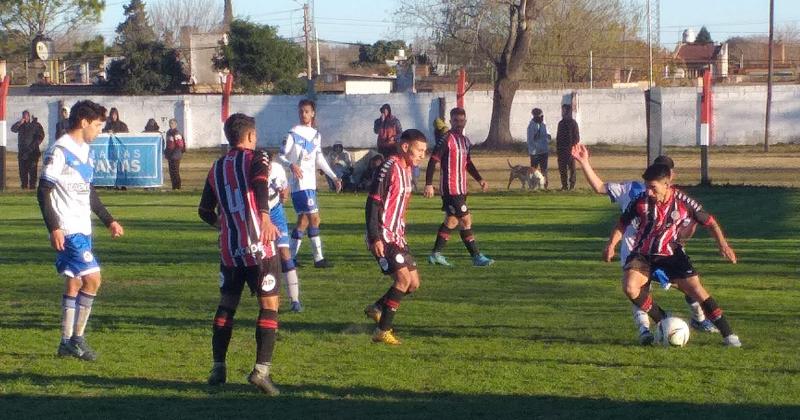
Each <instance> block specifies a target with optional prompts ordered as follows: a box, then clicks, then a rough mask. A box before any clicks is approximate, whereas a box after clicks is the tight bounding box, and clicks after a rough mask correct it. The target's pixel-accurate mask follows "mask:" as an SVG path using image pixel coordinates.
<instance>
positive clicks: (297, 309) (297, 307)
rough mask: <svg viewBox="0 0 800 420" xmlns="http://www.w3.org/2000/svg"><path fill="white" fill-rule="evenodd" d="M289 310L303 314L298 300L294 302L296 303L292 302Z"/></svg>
mask: <svg viewBox="0 0 800 420" xmlns="http://www.w3.org/2000/svg"><path fill="white" fill-rule="evenodd" d="M291 309H292V312H297V313H300V312H303V305H301V304H300V301H299V300H296V301H294V302H292V308H291Z"/></svg>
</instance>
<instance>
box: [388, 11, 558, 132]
mask: <svg viewBox="0 0 800 420" xmlns="http://www.w3.org/2000/svg"><path fill="white" fill-rule="evenodd" d="M544 3H545V2H544V1H542V0H450V1H446V2H441V1H437V0H416V1H412V0H408V1H404V2H402V5H401V7H400V10H399V14H400V15H401V16H403V17H405V18H406V19H411V20H413V21H415V22H416V23H421V24H423V25H426V26H428V27H429V28H431V29H432V30H433V31H434V33H435V34H436V35H437V36H438V37H439V38H440V39H448V40H452V41H455V42H456V43H458V44H459V45H461V48H463V49H464V50H466V51H473V52H474V53H473V54H474V55H480V56H483V57H484V58H486V59H488V60H489V61H490V62H491V64H492V66H493V67H494V72H495V74H496V79H495V81H494V94H493V96H492V98H493V102H492V117H491V122H490V124H489V134H488V135H487V137H486V141H485V145H486V146H488V147H494V148H499V147H508V146H510V145H511V144H512V142H513V141H514V139H513V138H512V137H511V129H510V119H511V104H512V103H513V102H514V95H515V94H516V92H517V89H518V88H519V81H520V77H521V76H522V74H523V70H524V66H525V62H526V61H527V58H528V54H529V51H530V45H531V40H532V39H533V34H534V26H533V23H534V21H535V20H536V18H537V17H538V16H539V14H540V13H541V10H542V8H543V4H544Z"/></svg>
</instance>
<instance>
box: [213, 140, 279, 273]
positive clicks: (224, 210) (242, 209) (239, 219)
mask: <svg viewBox="0 0 800 420" xmlns="http://www.w3.org/2000/svg"><path fill="white" fill-rule="evenodd" d="M269 167H270V165H269V156H267V154H266V153H263V152H258V151H254V150H246V149H232V150H231V151H229V152H228V153H227V154H225V156H222V157H221V158H219V159H217V160H216V161H215V162H214V165H213V166H212V167H211V170H210V171H209V172H208V178H207V179H206V186H205V189H204V190H203V197H202V198H201V201H200V210H201V211H202V210H206V211H208V210H211V209H214V208H215V207H216V208H217V209H218V210H217V211H218V213H219V227H220V233H219V250H220V258H221V259H222V264H223V265H225V266H226V267H241V266H248V267H250V266H255V265H259V264H260V262H261V260H262V259H264V258H268V257H272V256H274V255H275V245H274V243H273V242H266V243H264V242H262V241H261V217H269V215H268V214H267V213H265V214H264V215H262V213H261V212H260V211H259V203H258V201H257V199H256V184H258V185H259V186H261V187H263V188H266V185H267V183H268V180H269ZM266 207H267V208H268V206H266Z"/></svg>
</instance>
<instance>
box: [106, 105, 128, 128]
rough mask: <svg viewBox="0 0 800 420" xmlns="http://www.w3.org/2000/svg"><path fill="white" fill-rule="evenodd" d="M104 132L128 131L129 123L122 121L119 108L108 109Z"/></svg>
mask: <svg viewBox="0 0 800 420" xmlns="http://www.w3.org/2000/svg"><path fill="white" fill-rule="evenodd" d="M103 132H104V133H128V132H130V130H128V125H127V124H125V123H124V122H122V121H121V120H120V119H119V111H118V110H117V108H111V110H110V111H108V119H107V120H106V126H105V127H103Z"/></svg>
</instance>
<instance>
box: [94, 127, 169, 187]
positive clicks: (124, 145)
mask: <svg viewBox="0 0 800 420" xmlns="http://www.w3.org/2000/svg"><path fill="white" fill-rule="evenodd" d="M91 148H92V151H93V152H94V181H93V182H92V183H93V184H94V185H95V186H98V187H144V188H149V187H160V186H161V184H162V183H163V182H164V173H163V168H162V155H163V149H162V139H161V134H159V133H140V134H101V135H99V136H97V138H96V139H94V141H93V142H92V143H91Z"/></svg>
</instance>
